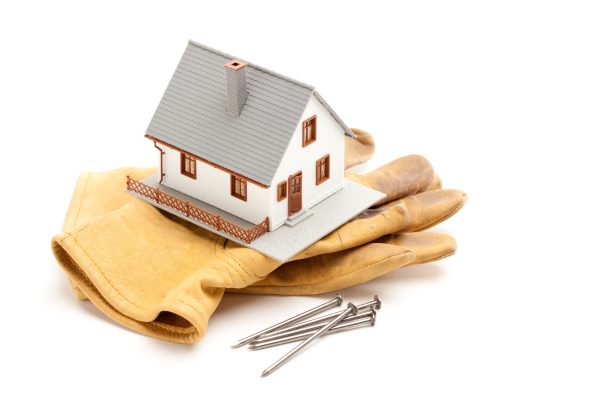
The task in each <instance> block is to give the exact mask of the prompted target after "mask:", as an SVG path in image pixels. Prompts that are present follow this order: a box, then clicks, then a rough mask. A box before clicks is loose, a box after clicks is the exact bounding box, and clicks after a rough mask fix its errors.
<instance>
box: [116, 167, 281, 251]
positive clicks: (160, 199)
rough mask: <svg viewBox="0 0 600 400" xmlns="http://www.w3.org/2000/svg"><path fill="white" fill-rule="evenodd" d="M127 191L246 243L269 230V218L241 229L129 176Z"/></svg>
mask: <svg viewBox="0 0 600 400" xmlns="http://www.w3.org/2000/svg"><path fill="white" fill-rule="evenodd" d="M127 190H129V191H131V192H135V193H137V194H139V195H140V196H144V197H146V198H148V199H150V200H153V201H155V202H157V203H159V204H163V205H165V206H167V207H169V208H172V209H174V210H176V211H179V212H180V213H182V214H185V215H186V216H187V217H190V218H193V219H195V220H197V221H200V222H203V223H205V224H208V225H210V226H212V227H213V228H216V229H217V230H219V231H221V232H225V233H228V234H230V235H231V236H234V237H236V238H238V239H240V240H243V241H244V242H246V243H251V242H252V241H253V240H254V239H256V238H257V237H259V236H261V235H262V234H264V233H265V232H267V231H268V230H269V217H266V218H265V219H264V220H263V221H262V222H261V223H259V224H256V225H254V226H252V227H250V228H242V227H241V226H238V225H236V224H234V223H233V222H230V221H227V220H225V219H223V218H221V216H219V215H216V214H212V213H210V212H208V211H206V210H203V209H202V208H200V207H197V206H195V205H193V204H191V203H190V202H189V201H184V200H181V199H179V198H177V197H175V196H171V195H170V194H168V193H165V192H163V191H162V190H160V189H158V188H155V187H152V186H149V185H146V184H145V183H142V182H140V181H137V180H135V179H133V178H131V177H130V176H129V175H127Z"/></svg>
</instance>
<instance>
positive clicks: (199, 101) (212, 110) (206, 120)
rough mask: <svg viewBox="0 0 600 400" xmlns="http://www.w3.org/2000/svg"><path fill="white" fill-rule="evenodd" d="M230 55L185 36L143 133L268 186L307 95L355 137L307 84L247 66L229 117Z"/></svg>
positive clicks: (306, 100) (297, 121) (296, 124)
mask: <svg viewBox="0 0 600 400" xmlns="http://www.w3.org/2000/svg"><path fill="white" fill-rule="evenodd" d="M233 58H234V57H232V56H230V55H227V54H225V53H222V52H220V51H217V50H214V49H211V48H209V47H206V46H203V45H200V44H198V43H195V42H193V41H190V42H189V43H188V46H187V48H186V50H185V52H184V54H183V56H182V58H181V60H180V62H179V65H178V66H177V69H176V70H175V73H174V74H173V77H172V79H171V81H170V83H169V85H168V87H167V89H166V91H165V94H164V96H163V98H162V100H161V101H160V103H159V105H158V107H157V109H156V112H155V114H154V116H153V118H152V120H151V122H150V125H149V126H148V129H147V131H146V136H147V137H148V138H150V139H151V140H156V141H159V142H162V143H166V144H168V145H170V146H172V147H174V148H176V149H180V150H181V151H183V152H186V153H189V154H192V155H194V156H196V157H197V158H199V159H201V160H203V161H205V162H207V163H209V164H211V165H215V166H219V167H221V168H222V169H224V170H226V171H231V172H232V173H234V174H237V175H240V176H242V177H245V178H246V179H248V180H250V181H253V182H256V183H258V184H259V185H262V186H263V187H264V186H270V185H271V184H272V183H273V179H274V177H275V174H276V172H277V170H278V168H279V165H280V163H281V162H282V159H283V157H284V153H285V151H286V149H287V148H288V145H289V143H290V141H291V137H292V135H293V134H294V132H295V131H296V128H297V126H298V124H299V123H300V122H301V121H300V120H301V116H302V114H303V112H304V110H305V109H306V107H307V105H308V102H309V100H310V99H311V98H312V99H317V100H318V101H319V102H320V103H321V104H322V105H323V107H324V108H325V109H326V110H327V112H328V113H329V114H330V115H331V116H332V118H333V119H334V120H336V121H337V123H338V124H339V126H340V127H341V129H342V132H343V133H346V134H347V135H352V133H351V131H350V130H349V129H348V128H347V127H346V126H345V125H344V123H343V122H342V121H341V119H339V117H338V116H337V115H336V114H335V112H333V110H332V109H331V108H330V107H329V106H328V105H327V103H326V102H325V101H324V100H323V99H322V98H321V96H320V95H319V94H318V93H317V92H315V91H314V89H313V88H312V87H311V86H309V85H306V84H303V83H301V82H298V81H295V80H293V79H290V78H287V77H285V76H282V75H280V74H277V73H274V72H272V71H269V70H267V69H264V68H262V67H259V66H256V65H254V64H251V63H247V66H246V88H247V98H246V99H245V103H244V105H243V108H242V110H241V113H240V114H239V116H232V115H230V114H229V113H228V112H227V110H226V106H225V104H226V75H225V68H224V65H225V64H226V63H228V62H230V61H231V60H232V59H233Z"/></svg>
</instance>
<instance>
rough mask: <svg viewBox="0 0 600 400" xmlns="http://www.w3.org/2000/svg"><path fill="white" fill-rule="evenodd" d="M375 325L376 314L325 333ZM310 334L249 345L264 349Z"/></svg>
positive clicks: (301, 338)
mask: <svg viewBox="0 0 600 400" xmlns="http://www.w3.org/2000/svg"><path fill="white" fill-rule="evenodd" d="M374 325H375V316H373V317H371V318H365V319H359V320H354V321H350V322H345V323H340V324H339V325H337V326H335V327H333V328H331V330H329V331H327V332H325V335H330V334H334V333H340V332H345V331H350V330H353V329H358V328H365V327H369V326H374ZM310 335H311V332H305V333H299V334H297V335H293V336H288V337H285V338H281V339H278V340H272V341H269V342H263V343H256V344H251V345H250V346H248V349H250V350H263V349H267V348H270V347H275V346H281V345H283V344H288V343H293V342H297V341H299V340H304V339H306V338H308V337H309V336H310ZM325 335H323V336H325Z"/></svg>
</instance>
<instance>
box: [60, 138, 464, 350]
mask: <svg viewBox="0 0 600 400" xmlns="http://www.w3.org/2000/svg"><path fill="white" fill-rule="evenodd" d="M353 131H354V132H355V133H356V134H357V135H358V138H357V139H354V140H352V139H348V140H347V145H346V167H347V168H349V167H351V166H354V165H356V164H359V163H362V162H365V161H367V160H368V159H369V158H370V157H371V155H372V153H373V149H374V145H373V140H372V138H371V136H370V135H369V134H368V133H367V132H364V131H361V130H358V129H353ZM154 172H155V169H153V168H151V169H143V168H121V169H117V170H113V171H109V172H104V173H85V174H83V175H81V176H80V178H79V179H78V182H77V184H76V187H75V190H74V194H73V197H72V200H71V204H70V206H69V209H68V212H67V215H66V217H65V222H64V226H63V233H60V234H58V235H56V236H55V237H54V238H53V239H52V249H53V252H54V255H55V257H56V259H57V260H58V263H59V264H60V265H61V267H62V268H63V269H64V271H65V272H66V273H67V275H68V277H69V279H70V281H71V284H72V286H73V289H74V291H75V293H76V295H77V297H78V298H80V299H82V300H83V299H89V300H90V301H92V302H93V303H94V304H95V305H96V306H97V307H98V308H99V309H100V310H101V311H102V312H104V313H105V314H106V315H107V316H109V317H110V318H112V319H113V320H115V321H117V322H119V323H120V324H122V325H124V326H127V327H128V328H130V329H132V330H134V331H137V332H140V333H143V334H146V335H149V336H153V337H156V338H160V339H165V340H169V341H173V342H179V343H193V342H196V341H198V340H199V339H200V338H201V337H202V335H203V334H204V332H205V330H206V326H207V323H208V319H209V318H210V316H211V315H212V313H213V312H214V311H215V309H216V307H217V306H218V304H219V302H220V300H221V298H222V296H223V294H224V293H225V291H226V290H227V291H236V292H245V293H269V294H280V295H297V294H317V293H325V292H329V291H335V290H339V289H342V288H345V287H349V286H353V285H357V284H360V283H362V282H366V281H369V280H371V279H374V278H376V277H378V276H381V275H383V274H386V273H388V272H390V271H393V270H395V269H398V268H400V267H403V266H406V265H410V264H415V263H426V262H430V261H435V260H438V259H441V258H444V257H447V256H449V255H452V254H453V253H454V251H455V248H456V244H455V242H454V239H453V238H452V237H451V236H448V235H444V234H438V233H428V232H420V231H422V230H424V229H426V228H429V227H431V226H433V225H435V224H437V223H439V222H441V221H443V220H445V219H447V218H449V217H450V216H452V215H453V214H455V213H456V212H457V211H458V210H459V209H460V208H461V207H462V205H463V204H464V203H465V201H466V196H465V194H464V193H463V192H461V191H459V190H449V189H440V187H441V183H440V180H439V178H437V176H436V175H435V174H434V172H433V169H432V167H431V165H430V164H429V162H427V160H425V159H424V158H423V157H420V156H414V155H413V156H407V157H403V158H399V159H397V160H395V161H393V162H391V163H389V164H386V165H384V166H383V167H381V168H379V169H377V170H375V171H373V172H370V173H367V174H364V175H356V174H347V177H348V178H349V179H352V180H354V181H356V182H359V183H361V184H364V185H366V186H369V187H372V188H374V189H376V190H379V191H381V192H383V193H385V194H386V197H385V199H384V200H382V201H381V202H379V204H377V205H376V206H374V207H373V208H371V209H368V210H366V211H365V212H363V213H362V214H361V215H359V216H358V217H356V218H355V219H353V220H351V221H350V222H348V223H346V224H345V225H343V226H341V227H340V228H338V229H337V230H335V231H334V232H332V233H331V234H329V235H327V236H325V237H324V238H322V239H321V240H319V241H318V242H316V243H314V244H313V245H311V246H310V247H308V248H307V249H305V250H303V251H302V252H301V253H299V254H298V255H296V256H295V257H294V258H293V259H292V260H291V261H288V262H286V263H285V264H283V265H281V263H280V262H278V261H276V260H274V259H271V258H269V257H267V256H264V255H262V254H261V253H258V252H256V251H254V250H251V249H248V248H246V247H244V246H241V245H238V244H236V243H234V242H231V241H229V240H227V239H225V238H223V237H221V236H219V235H217V234H214V233H212V232H210V231H207V230H205V229H203V228H201V227H198V226H196V225H194V224H191V223H189V222H187V221H185V220H182V219H180V218H178V217H176V216H173V215H171V214H169V213H166V212H163V211H161V210H159V209H157V208H155V207H153V206H152V205H150V204H148V203H146V202H144V201H141V200H139V199H137V198H135V197H133V196H131V195H130V194H128V193H126V192H125V186H126V179H125V177H126V176H127V175H130V176H131V177H132V178H134V179H138V180H140V179H143V178H145V177H147V176H148V175H150V174H152V173H154Z"/></svg>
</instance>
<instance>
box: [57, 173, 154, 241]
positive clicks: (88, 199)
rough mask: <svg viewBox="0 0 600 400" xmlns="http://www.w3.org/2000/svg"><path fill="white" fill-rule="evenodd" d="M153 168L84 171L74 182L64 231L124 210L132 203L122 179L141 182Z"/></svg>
mask: <svg viewBox="0 0 600 400" xmlns="http://www.w3.org/2000/svg"><path fill="white" fill-rule="evenodd" d="M155 171H156V168H133V167H125V168H118V169H114V170H111V171H106V172H87V173H84V174H81V175H80V176H79V178H78V179H77V184H76V185H75V190H74V191H73V196H72V197H71V204H70V205H69V209H68V210H69V211H68V212H67V215H66V217H65V221H64V224H63V231H65V232H69V231H71V230H73V229H74V228H75V227H76V226H78V225H84V224H86V223H87V222H88V221H90V220H91V219H93V218H96V217H99V216H101V215H104V214H107V213H109V212H111V211H113V210H116V209H118V208H121V207H123V206H124V205H125V204H127V203H129V202H130V201H131V200H133V197H132V196H131V195H130V194H129V193H127V192H126V191H125V186H126V181H125V177H126V176H127V175H130V176H131V177H132V178H134V179H138V180H139V179H143V178H145V177H147V176H149V175H151V174H152V173H154V172H155Z"/></svg>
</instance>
